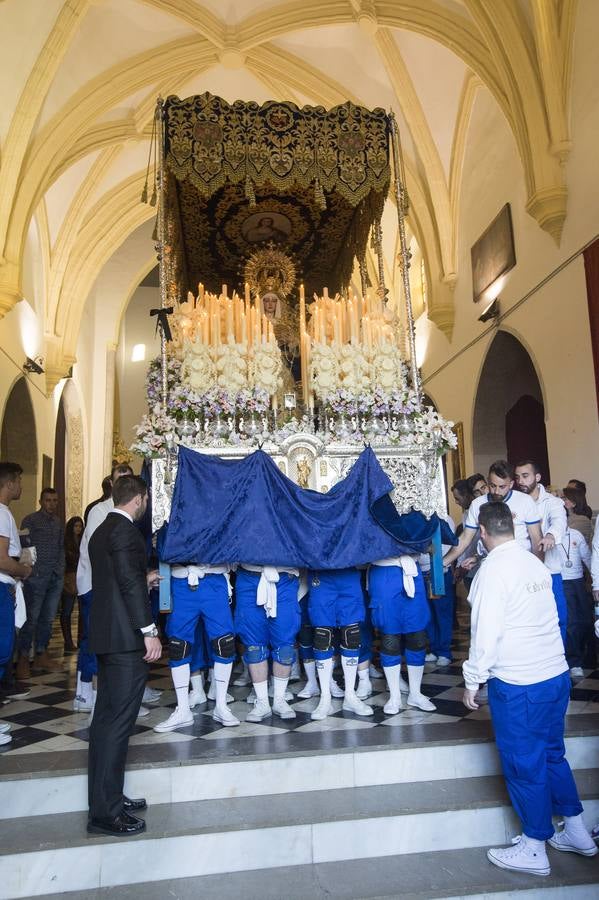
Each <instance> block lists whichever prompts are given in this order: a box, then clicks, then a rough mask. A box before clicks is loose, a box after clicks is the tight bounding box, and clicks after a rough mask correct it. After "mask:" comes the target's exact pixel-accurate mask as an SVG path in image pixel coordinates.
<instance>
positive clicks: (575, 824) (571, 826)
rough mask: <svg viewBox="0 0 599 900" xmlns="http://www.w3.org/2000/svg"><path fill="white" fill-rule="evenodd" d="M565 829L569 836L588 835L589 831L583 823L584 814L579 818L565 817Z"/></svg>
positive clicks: (579, 815) (579, 814) (578, 816)
mask: <svg viewBox="0 0 599 900" xmlns="http://www.w3.org/2000/svg"><path fill="white" fill-rule="evenodd" d="M564 828H565V830H566V831H567V832H568V833H569V834H581V833H582V834H585V835H588V833H589V832H588V829H587V827H586V825H585V824H584V822H583V821H582V814H581V813H578V815H577V816H564Z"/></svg>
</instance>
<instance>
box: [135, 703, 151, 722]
mask: <svg viewBox="0 0 599 900" xmlns="http://www.w3.org/2000/svg"><path fill="white" fill-rule="evenodd" d="M149 715H150V710H149V709H148V707H147V706H140V707H139V712H138V713H137V718H138V719H145V717H146V716H149Z"/></svg>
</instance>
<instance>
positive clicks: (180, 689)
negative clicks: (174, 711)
mask: <svg viewBox="0 0 599 900" xmlns="http://www.w3.org/2000/svg"><path fill="white" fill-rule="evenodd" d="M171 676H172V679H173V684H174V686H175V692H176V694H177V706H178V707H179V712H183V713H185V712H186V713H187V714H188V715H189V716H190V715H191V709H190V708H189V663H184V664H183V665H182V666H175V667H174V668H173V669H171Z"/></svg>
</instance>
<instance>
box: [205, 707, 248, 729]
mask: <svg viewBox="0 0 599 900" xmlns="http://www.w3.org/2000/svg"><path fill="white" fill-rule="evenodd" d="M212 718H213V719H214V721H215V722H220V724H221V725H224V726H225V727H226V728H231V727H233V726H234V725H241V722H240V721H239V719H238V718H237V716H234V715H233V713H232V712H231V710H230V709H229V707H228V706H225V708H224V709H213V710H212Z"/></svg>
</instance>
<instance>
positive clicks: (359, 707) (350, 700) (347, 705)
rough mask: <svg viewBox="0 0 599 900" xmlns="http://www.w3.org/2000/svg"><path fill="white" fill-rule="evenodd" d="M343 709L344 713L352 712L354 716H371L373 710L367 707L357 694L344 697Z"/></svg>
mask: <svg viewBox="0 0 599 900" xmlns="http://www.w3.org/2000/svg"><path fill="white" fill-rule="evenodd" d="M343 709H344V710H345V711H346V712H353V713H355V714H356V716H373V715H374V710H373V708H372V706H368V704H367V703H364V702H363V701H362V700H360V698H359V697H358V696H357V694H353V695H352V694H350V695H349V696H347V695H346V696H345V697H344V699H343Z"/></svg>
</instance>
